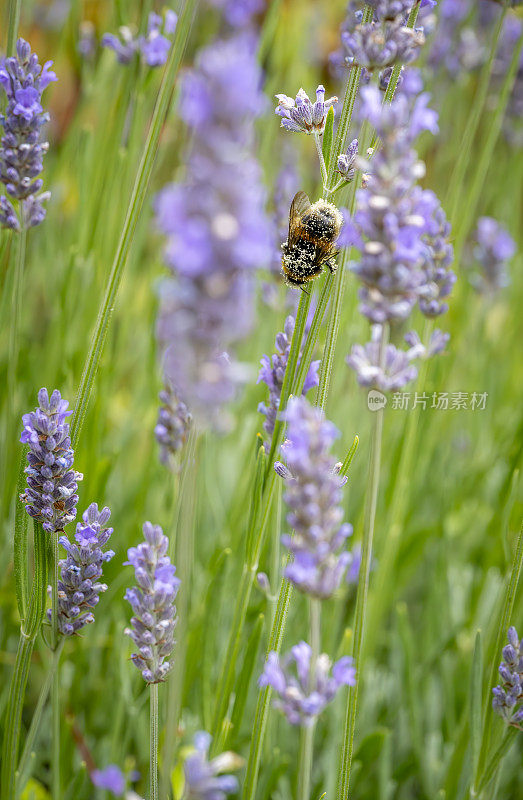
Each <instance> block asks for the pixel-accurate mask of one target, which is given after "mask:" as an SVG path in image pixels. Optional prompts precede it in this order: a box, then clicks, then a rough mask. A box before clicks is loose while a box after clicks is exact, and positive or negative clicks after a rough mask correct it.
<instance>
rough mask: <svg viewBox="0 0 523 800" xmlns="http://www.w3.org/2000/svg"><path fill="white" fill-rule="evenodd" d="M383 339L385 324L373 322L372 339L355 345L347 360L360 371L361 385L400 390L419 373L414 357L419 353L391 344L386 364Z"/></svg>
mask: <svg viewBox="0 0 523 800" xmlns="http://www.w3.org/2000/svg"><path fill="white" fill-rule="evenodd" d="M380 339H381V325H373V326H372V340H371V341H370V342H367V344H366V345H363V346H362V345H361V344H355V345H353V347H352V349H351V353H350V356H348V357H347V364H348V365H349V367H351V368H352V369H353V370H354V372H355V373H356V377H357V380H358V383H359V384H360V386H364V387H366V388H368V389H370V388H373V389H379V390H380V391H381V392H397V391H398V390H399V389H402V388H403V387H404V386H405V385H406V384H407V383H409V382H410V381H413V380H414V379H415V378H416V377H417V374H418V370H417V369H416V367H415V366H414V365H413V364H412V358H413V357H417V355H416V354H411V352H410V351H408V352H406V351H404V350H398V348H397V347H395V346H394V345H393V344H388V345H387V346H386V348H385V353H384V359H383V365H382V364H381V363H380V361H381V359H380Z"/></svg>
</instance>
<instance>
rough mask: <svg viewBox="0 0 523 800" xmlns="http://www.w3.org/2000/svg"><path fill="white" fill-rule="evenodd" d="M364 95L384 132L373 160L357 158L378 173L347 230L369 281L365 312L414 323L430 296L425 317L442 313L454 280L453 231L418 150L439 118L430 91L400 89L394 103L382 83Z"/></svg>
mask: <svg viewBox="0 0 523 800" xmlns="http://www.w3.org/2000/svg"><path fill="white" fill-rule="evenodd" d="M361 95H362V100H363V106H362V111H361V113H362V117H363V118H365V119H367V120H368V121H369V122H370V123H371V124H372V125H373V126H374V127H375V128H376V130H377V132H378V134H379V136H380V138H381V142H382V146H381V147H380V149H379V150H378V151H377V153H375V154H374V156H373V158H372V162H370V163H369V162H367V161H364V160H363V159H361V158H358V159H357V160H356V164H357V166H359V167H360V168H361V169H364V170H365V171H370V174H369V175H368V177H367V185H366V187H365V188H363V189H360V190H359V191H358V193H357V211H356V214H355V216H354V219H353V220H352V221H349V223H348V224H347V225H346V229H347V230H346V232H345V238H346V239H348V241H350V242H351V243H352V244H354V245H355V246H356V247H358V248H359V249H360V251H361V258H360V260H359V261H357V262H356V263H355V264H354V266H353V267H352V269H353V271H354V272H355V273H356V274H357V276H358V277H359V279H360V280H361V282H362V284H363V287H362V289H361V290H360V293H359V296H360V300H361V305H360V310H361V312H362V313H363V314H364V315H365V316H366V317H368V318H369V319H370V320H371V322H375V323H383V322H386V321H389V320H394V319H406V317H407V316H408V315H409V314H410V312H411V310H412V308H413V307H414V305H415V304H416V302H418V301H419V300H420V298H424V301H425V309H424V310H425V313H427V311H429V310H430V312H431V313H432V314H434V313H436V312H438V313H439V312H440V311H441V310H443V307H442V306H441V305H440V302H439V298H441V297H444V296H445V295H447V294H448V293H449V291H450V288H451V286H452V283H453V280H452V279H453V275H452V273H450V272H449V269H448V264H449V260H450V258H451V253H452V250H451V248H449V247H448V246H447V243H446V236H448V233H449V226H448V223H447V222H446V219H445V215H444V214H443V212H442V211H441V208H440V206H439V203H438V201H437V199H436V197H435V195H434V194H433V193H431V192H429V193H427V192H422V191H421V190H420V189H419V188H418V187H417V186H416V181H417V180H418V179H419V178H420V177H422V176H423V174H424V165H423V163H422V162H420V161H418V159H417V155H416V152H415V151H414V149H413V147H412V144H413V142H414V140H415V138H416V137H417V136H418V135H419V133H421V131H423V130H431V131H433V132H436V131H437V115H436V114H435V112H434V111H432V110H431V109H429V108H428V107H427V99H428V98H427V96H426V95H423V94H422V95H420V96H419V97H417V98H416V99H412V98H408V97H407V96H405V95H404V94H402V93H401V92H400V93H399V95H398V96H397V97H396V98H395V100H394V101H393V102H392V103H390V104H388V105H383V104H382V102H381V96H380V92H379V90H378V89H377V88H376V87H374V86H367V87H364V88H363V89H362V90H361ZM431 302H432V305H430V303H431ZM436 306H437V308H436Z"/></svg>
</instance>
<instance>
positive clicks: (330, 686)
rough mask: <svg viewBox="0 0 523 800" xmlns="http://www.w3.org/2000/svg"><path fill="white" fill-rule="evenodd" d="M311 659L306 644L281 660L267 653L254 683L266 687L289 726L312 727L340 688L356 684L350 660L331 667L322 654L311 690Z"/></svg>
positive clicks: (301, 644)
mask: <svg viewBox="0 0 523 800" xmlns="http://www.w3.org/2000/svg"><path fill="white" fill-rule="evenodd" d="M311 658H312V650H311V648H310V646H309V645H308V644H307V643H306V642H300V643H299V644H297V645H295V646H294V647H293V648H292V649H291V651H290V653H289V654H288V655H287V656H286V657H285V658H284V659H283V660H282V661H280V656H279V655H278V653H275V652H271V653H269V655H268V657H267V661H266V663H265V666H264V669H263V672H262V674H261V675H260V678H259V680H258V683H259V685H260V686H270V687H271V688H272V689H273V690H274V691H275V692H276V693H277V695H278V698H277V700H275V703H274V705H275V706H276V707H277V708H279V709H281V711H283V713H284V714H285V716H286V717H287V720H288V721H289V722H290V723H291V725H305V726H309V725H312V723H313V722H314V720H315V718H316V717H317V716H318V715H319V714H321V712H322V711H323V709H324V708H325V707H326V706H327V705H328V704H329V703H331V702H332V701H333V700H334V698H335V696H336V694H337V692H338V689H340V688H341V686H354V685H355V684H356V670H355V669H354V667H353V665H352V658H350V657H349V656H344V657H343V658H340V659H339V660H338V661H336V662H335V663H334V665H332V663H331V660H330V658H329V657H328V656H327V655H326V654H325V653H322V654H321V655H320V656H318V658H317V660H316V664H315V668H314V680H313V684H312V687H311V685H310V684H311V681H310V672H311ZM331 668H332V673H331Z"/></svg>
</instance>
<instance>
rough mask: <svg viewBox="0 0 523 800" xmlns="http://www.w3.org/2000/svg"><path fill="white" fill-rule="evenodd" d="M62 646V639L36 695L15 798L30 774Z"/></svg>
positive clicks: (17, 778) (19, 766) (17, 774)
mask: <svg viewBox="0 0 523 800" xmlns="http://www.w3.org/2000/svg"><path fill="white" fill-rule="evenodd" d="M63 647H64V639H63V638H62V640H61V641H60V644H59V645H58V647H57V648H56V650H55V651H54V652H53V654H52V661H51V664H50V666H49V668H48V670H47V674H46V676H45V681H44V683H43V684H42V688H41V689H40V694H39V696H38V701H37V704H36V707H35V710H34V713H33V716H32V718H31V725H30V727H29V731H28V733H27V736H26V739H25V744H24V749H23V752H22V756H21V758H20V761H19V763H18V769H17V771H16V791H15V800H18V797H19V795H20V794H21V793H22V791H23V789H24V786H25V784H26V782H27V780H28V778H29V776H30V767H31V757H32V755H33V753H34V750H33V748H34V743H35V741H36V736H37V734H38V728H39V726H40V722H41V720H42V714H43V712H44V708H45V706H46V703H47V698H48V696H49V692H50V690H51V683H52V681H53V676H54V675H55V673H56V671H57V669H58V664H59V661H60V656H61V654H62V650H63Z"/></svg>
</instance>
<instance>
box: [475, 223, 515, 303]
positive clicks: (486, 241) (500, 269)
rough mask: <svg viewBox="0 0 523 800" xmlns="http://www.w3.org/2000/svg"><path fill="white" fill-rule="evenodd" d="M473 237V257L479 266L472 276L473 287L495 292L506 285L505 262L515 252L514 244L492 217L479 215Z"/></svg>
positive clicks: (506, 272)
mask: <svg viewBox="0 0 523 800" xmlns="http://www.w3.org/2000/svg"><path fill="white" fill-rule="evenodd" d="M473 239H474V240H475V242H476V246H475V248H474V257H475V260H476V262H477V263H478V265H479V266H480V268H481V273H480V274H479V275H478V274H476V275H474V278H473V283H474V286H475V288H476V289H477V290H478V291H482V292H496V291H497V290H499V289H502V288H504V287H505V286H508V285H509V283H510V277H509V273H508V270H507V262H508V261H509V260H510V259H511V258H512V256H513V255H514V253H515V252H516V244H515V242H514V240H513V239H512V237H511V236H510V234H509V233H508V231H506V230H505V228H503V226H502V225H500V224H499V222H497V220H495V219H493V218H492V217H480V218H479V219H478V224H477V228H476V230H475V232H474V234H473Z"/></svg>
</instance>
